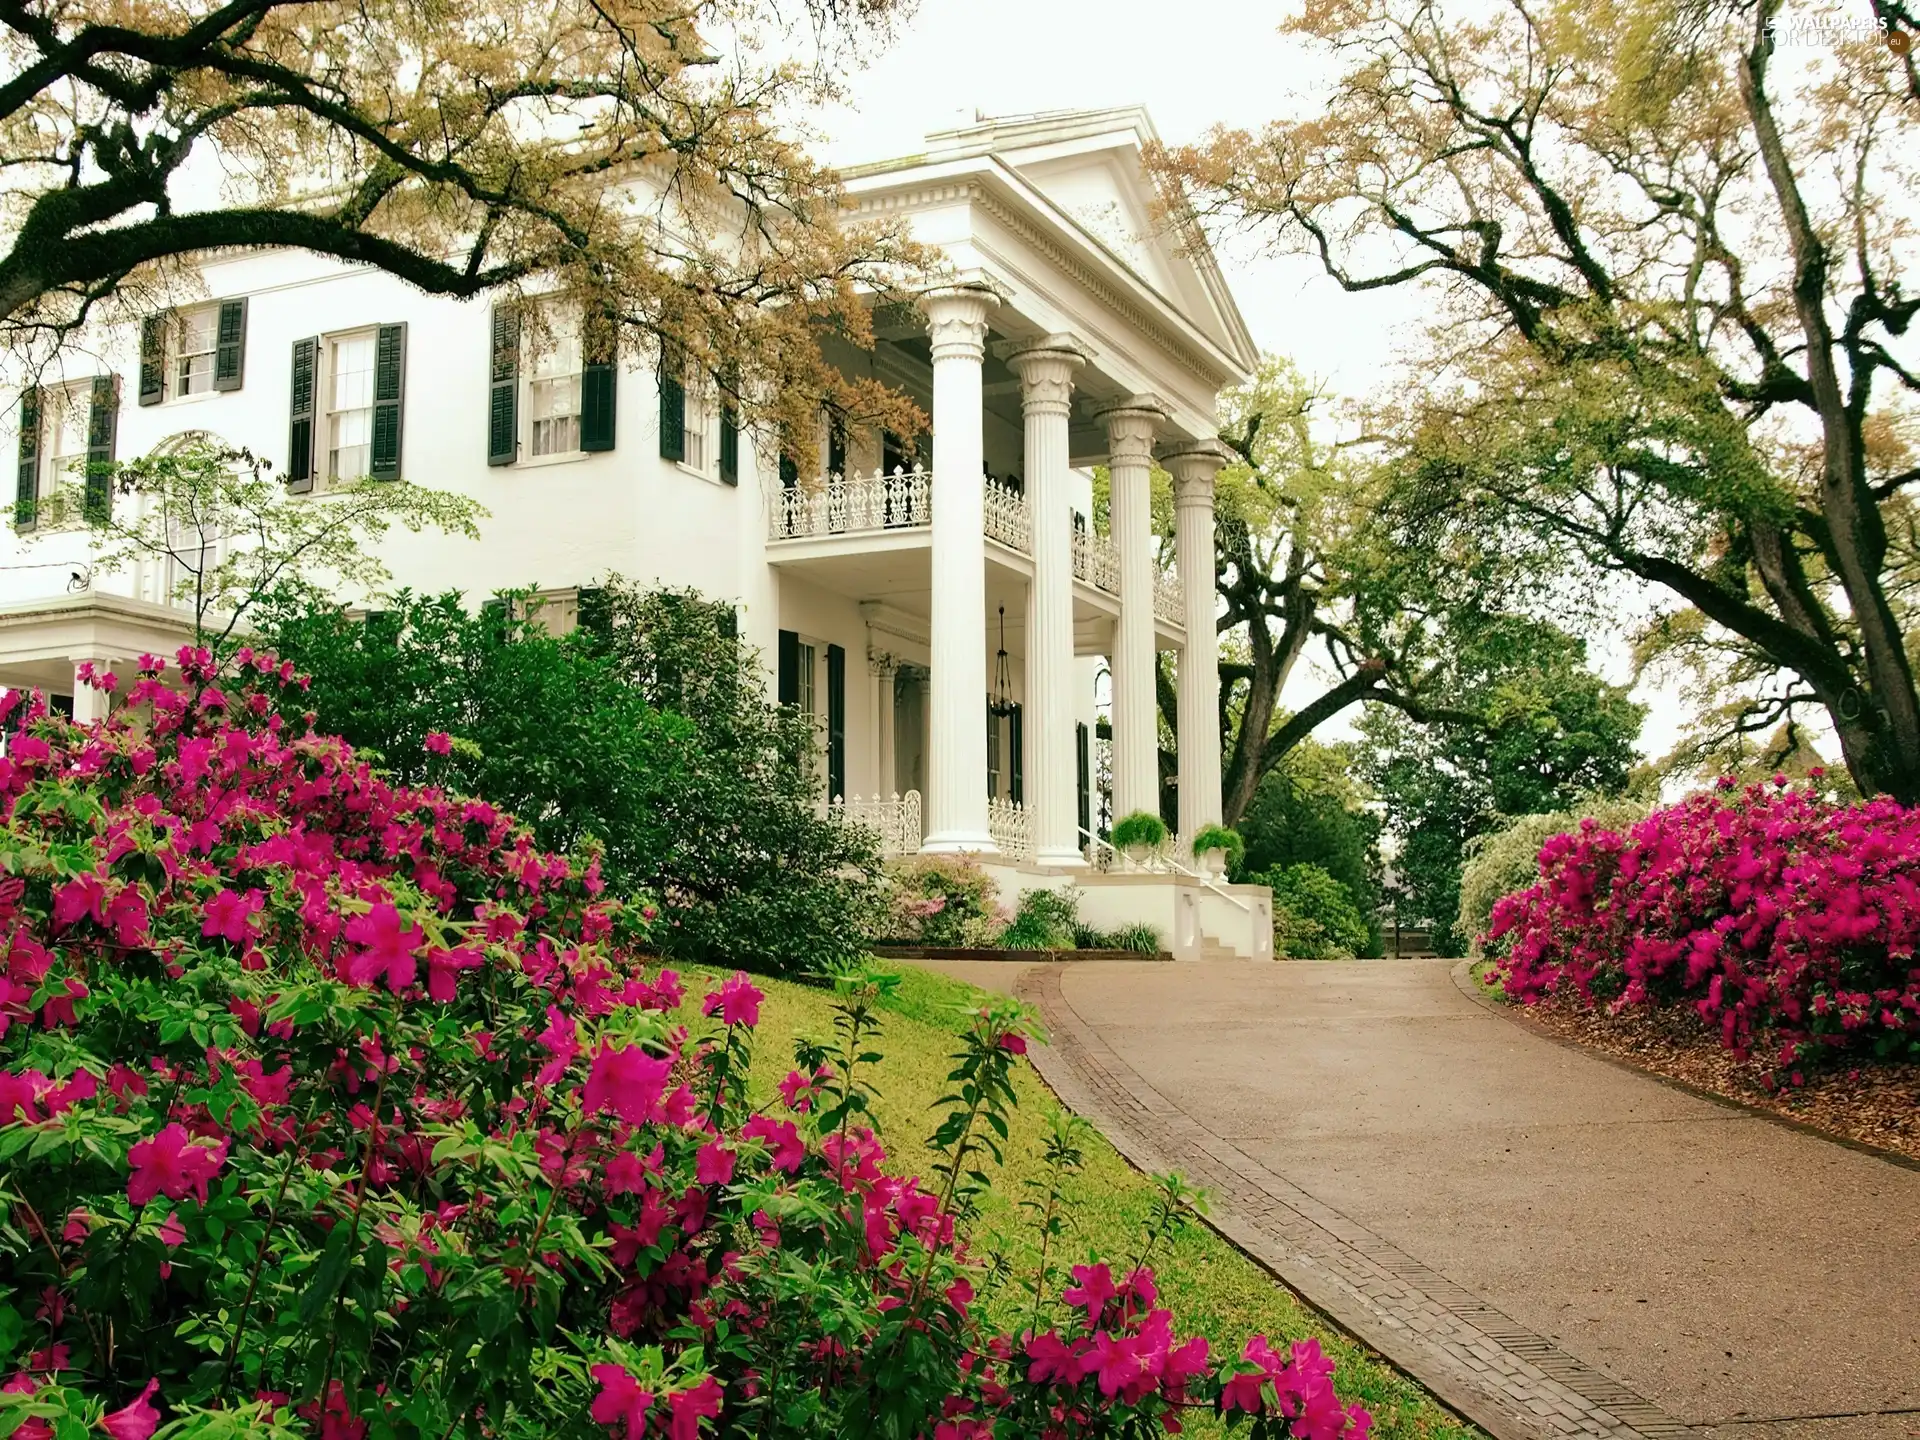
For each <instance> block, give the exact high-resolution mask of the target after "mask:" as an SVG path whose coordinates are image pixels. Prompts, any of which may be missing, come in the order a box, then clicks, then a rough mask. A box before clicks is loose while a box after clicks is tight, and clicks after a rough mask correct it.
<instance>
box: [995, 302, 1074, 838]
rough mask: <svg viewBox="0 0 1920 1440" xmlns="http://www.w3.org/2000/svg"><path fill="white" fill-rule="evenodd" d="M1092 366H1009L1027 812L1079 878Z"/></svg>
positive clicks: (1018, 358)
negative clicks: (1084, 375) (1077, 617)
mask: <svg viewBox="0 0 1920 1440" xmlns="http://www.w3.org/2000/svg"><path fill="white" fill-rule="evenodd" d="M1086 358H1087V357H1086V356H1085V355H1084V354H1083V353H1082V352H1081V351H1079V350H1077V349H1075V348H1073V347H1072V346H1071V345H1069V344H1066V343H1065V342H1062V341H1059V340H1051V341H1049V342H1046V343H1042V344H1040V345H1036V346H1033V347H1031V348H1028V349H1025V350H1019V351H1016V352H1014V353H1013V354H1012V355H1010V356H1008V357H1007V363H1008V364H1009V365H1011V366H1012V367H1013V369H1014V371H1015V373H1017V374H1018V375H1019V376H1020V409H1021V414H1022V416H1023V417H1024V418H1025V421H1026V426H1025V439H1026V472H1027V504H1028V507H1029V509H1030V511H1031V513H1032V516H1033V587H1032V592H1031V596H1032V599H1031V603H1030V604H1029V606H1028V611H1027V725H1026V741H1027V757H1026V758H1027V766H1026V795H1027V812H1028V814H1029V815H1030V816H1031V817H1032V821H1033V846H1034V859H1035V861H1036V862H1037V863H1039V864H1041V865H1049V866H1054V867H1056V868H1060V869H1069V868H1072V867H1075V866H1079V865H1083V864H1085V863H1086V862H1085V861H1084V860H1083V859H1082V858H1081V853H1080V846H1081V840H1080V813H1079V801H1078V798H1077V792H1076V788H1075V787H1076V785H1077V783H1078V782H1077V776H1078V766H1077V762H1076V759H1075V756H1074V753H1073V734H1074V732H1073V722H1074V708H1073V677H1074V665H1073V501H1072V499H1071V497H1070V496H1069V494H1068V490H1067V486H1068V477H1069V475H1070V473H1071V470H1072V466H1071V463H1070V461H1069V451H1068V448H1067V411H1068V407H1069V402H1070V401H1071V399H1072V397H1073V375H1074V372H1075V371H1076V370H1078V369H1079V368H1080V367H1081V366H1082V365H1083V364H1085V363H1086Z"/></svg>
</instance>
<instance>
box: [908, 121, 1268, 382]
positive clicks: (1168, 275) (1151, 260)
mask: <svg viewBox="0 0 1920 1440" xmlns="http://www.w3.org/2000/svg"><path fill="white" fill-rule="evenodd" d="M1154 138H1155V137H1154V133H1153V126H1152V122H1151V121H1150V120H1148V118H1147V115H1146V112H1145V111H1144V110H1142V109H1140V108H1139V107H1137V106H1136V107H1128V108H1125V109H1118V110H1104V111H1068V112H1061V113H1057V114H1048V115H1031V116H1017V117H1011V118H1006V119H993V120H986V121H982V122H980V123H979V124H976V125H971V126H968V127H966V128H964V129H960V130H951V131H946V132H943V133H941V134H937V135H930V136H928V137H927V139H928V144H929V148H930V151H931V152H932V153H933V154H935V155H937V154H939V153H941V152H942V151H943V150H951V151H962V152H972V153H975V154H980V153H986V154H991V155H993V156H994V157H995V158H996V159H997V160H999V161H1000V162H1001V163H1002V164H1004V165H1006V166H1007V167H1008V168H1010V169H1012V170H1013V171H1014V172H1015V173H1017V174H1018V175H1019V176H1020V178H1021V179H1022V180H1024V181H1026V182H1027V184H1029V185H1031V186H1032V187H1033V188H1034V189H1035V190H1036V191H1038V192H1039V193H1040V194H1041V195H1043V196H1044V197H1045V198H1046V199H1047V201H1048V202H1050V203H1051V204H1052V205H1053V206H1054V207H1055V208H1057V209H1058V210H1059V211H1060V213H1061V214H1062V215H1063V216H1065V217H1066V218H1067V219H1068V220H1069V221H1071V222H1072V223H1073V224H1074V225H1075V226H1076V227H1077V228H1078V229H1079V230H1080V231H1082V232H1083V233H1084V234H1085V235H1086V236H1087V237H1088V238H1090V239H1091V240H1092V241H1094V242H1095V243H1096V244H1097V245H1099V246H1100V248H1102V249H1103V250H1105V251H1106V252H1107V253H1108V254H1109V255H1111V256H1112V257H1113V258H1114V259H1116V260H1118V261H1119V262H1120V263H1121V264H1122V265H1124V266H1126V267H1127V269H1129V270H1131V271H1132V272H1133V273H1134V274H1135V275H1136V276H1138V277H1139V279H1140V280H1141V281H1142V282H1144V283H1145V284H1147V285H1148V286H1150V287H1151V288H1152V289H1153V290H1155V291H1156V292H1157V293H1159V294H1160V295H1161V296H1162V297H1163V298H1164V299H1165V300H1166V301H1167V302H1168V303H1169V304H1171V305H1172V306H1173V307H1174V308H1175V309H1176V310H1178V311H1179V312H1180V313H1181V314H1182V315H1183V316H1184V317H1185V318H1186V319H1187V320H1188V322H1189V323H1191V324H1192V325H1194V326H1195V327H1196V328H1197V329H1199V330H1200V331H1201V332H1202V333H1204V334H1205V335H1206V336H1207V337H1208V338H1209V339H1210V340H1212V341H1213V342H1214V343H1215V344H1216V345H1218V346H1220V347H1221V348H1222V349H1223V350H1225V351H1226V352H1227V353H1228V354H1230V355H1235V356H1238V357H1241V358H1242V359H1243V360H1249V361H1250V360H1251V359H1252V358H1253V356H1252V354H1251V347H1252V342H1251V339H1250V337H1249V335H1248V333H1247V328H1246V322H1245V321H1244V320H1243V319H1242V318H1241V316H1240V313H1239V311H1238V309H1237V307H1236V306H1235V305H1234V302H1233V297H1232V294H1231V293H1230V292H1229V291H1228V289H1227V286H1226V283H1225V281H1224V280H1223V279H1222V278H1221V276H1220V273H1219V270H1218V268H1217V267H1216V266H1215V265H1214V263H1213V258H1212V255H1211V253H1210V252H1206V250H1205V244H1204V241H1202V242H1200V247H1201V253H1199V254H1195V253H1193V251H1192V250H1191V249H1190V248H1189V247H1187V246H1183V245H1182V244H1180V243H1179V242H1178V241H1177V240H1176V238H1175V237H1174V236H1173V235H1171V234H1169V233H1168V231H1167V227H1166V225H1165V224H1164V222H1163V221H1162V220H1161V219H1160V217H1159V216H1158V215H1156V213H1155V208H1154V192H1153V187H1152V183H1151V182H1150V181H1149V180H1148V178H1147V175H1146V171H1145V167H1144V164H1143V163H1142V156H1143V153H1144V151H1145V149H1146V147H1147V146H1148V145H1150V144H1152V143H1153V142H1154Z"/></svg>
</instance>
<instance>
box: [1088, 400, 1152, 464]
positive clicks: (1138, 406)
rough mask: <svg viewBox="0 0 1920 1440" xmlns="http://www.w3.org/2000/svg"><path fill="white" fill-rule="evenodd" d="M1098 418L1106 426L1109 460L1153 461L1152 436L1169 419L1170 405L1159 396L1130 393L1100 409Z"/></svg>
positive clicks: (1144, 462) (1148, 462) (1145, 462)
mask: <svg viewBox="0 0 1920 1440" xmlns="http://www.w3.org/2000/svg"><path fill="white" fill-rule="evenodd" d="M1095 418H1096V419H1098V420H1099V421H1100V422H1101V423H1102V424H1103V425H1105V426H1106V427H1107V453H1108V457H1109V459H1110V460H1119V461H1122V462H1125V461H1131V462H1133V463H1134V464H1137V465H1150V464H1152V463H1153V437H1154V436H1155V435H1156V434H1157V433H1159V429H1160V427H1161V426H1162V425H1164V424H1166V423H1167V407H1166V406H1164V405H1162V404H1161V403H1160V401H1159V400H1158V399H1157V398H1155V397H1154V396H1152V395H1129V396H1128V397H1127V398H1126V399H1125V400H1121V401H1118V402H1116V403H1115V404H1112V405H1108V406H1105V407H1103V408H1102V409H1100V410H1099V411H1097V412H1096V414H1095Z"/></svg>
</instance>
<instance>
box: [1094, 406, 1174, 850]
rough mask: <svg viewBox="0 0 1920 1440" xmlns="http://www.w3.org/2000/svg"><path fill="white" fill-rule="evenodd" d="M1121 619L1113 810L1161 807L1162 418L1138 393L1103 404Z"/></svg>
mask: <svg viewBox="0 0 1920 1440" xmlns="http://www.w3.org/2000/svg"><path fill="white" fill-rule="evenodd" d="M1101 418H1102V419H1103V420H1105V421H1106V425H1107V468H1108V471H1109V474H1110V475H1111V477H1112V478H1111V489H1112V500H1111V506H1110V513H1111V516H1112V525H1113V544H1114V549H1115V550H1117V551H1118V552H1119V557H1120V623H1119V624H1118V625H1117V626H1115V627H1114V637H1113V657H1112V659H1113V813H1114V817H1115V818H1116V819H1118V818H1119V817H1120V816H1123V815H1130V814H1132V813H1133V812H1134V811H1135V810H1145V811H1147V812H1148V813H1149V814H1152V815H1158V814H1159V813H1160V735H1159V726H1158V724H1157V723H1156V720H1155V714H1154V694H1153V691H1154V684H1153V681H1154V639H1153V513H1152V504H1151V498H1150V495H1149V486H1150V484H1151V476H1152V472H1153V437H1154V433H1155V431H1156V430H1157V429H1158V428H1159V426H1160V425H1161V423H1162V422H1164V421H1165V420H1166V418H1167V412H1166V411H1165V410H1164V409H1162V408H1161V407H1160V405H1159V404H1158V403H1157V402H1155V401H1153V400H1151V399H1149V398H1146V397H1142V396H1135V397H1134V398H1133V399H1131V400H1128V401H1126V402H1125V403H1123V404H1121V405H1117V406H1114V407H1113V408H1111V409H1108V410H1105V411H1103V412H1102V414H1101Z"/></svg>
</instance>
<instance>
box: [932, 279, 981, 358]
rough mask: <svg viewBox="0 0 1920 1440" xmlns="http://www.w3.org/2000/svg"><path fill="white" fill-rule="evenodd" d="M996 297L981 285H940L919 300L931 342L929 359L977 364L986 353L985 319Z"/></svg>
mask: <svg viewBox="0 0 1920 1440" xmlns="http://www.w3.org/2000/svg"><path fill="white" fill-rule="evenodd" d="M999 304H1000V297H999V296H998V295H996V294H995V293H994V292H993V291H992V290H991V289H989V288H988V287H987V286H985V285H943V286H941V287H940V288H939V289H937V290H928V291H925V292H924V293H922V295H921V296H920V308H921V310H922V311H924V312H925V314H926V317H927V334H928V336H929V337H930V338H931V339H932V341H933V358H934V359H935V360H945V359H949V358H964V359H968V360H980V359H982V358H983V357H984V356H985V355H986V353H987V349H986V344H987V316H988V315H990V314H992V313H993V311H994V309H995V307H997V306H998V305H999Z"/></svg>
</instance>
